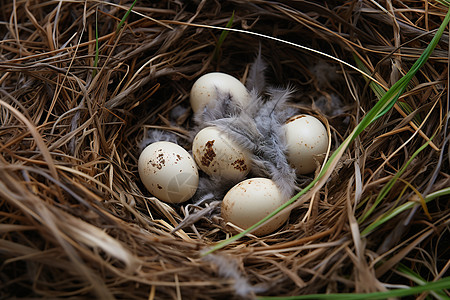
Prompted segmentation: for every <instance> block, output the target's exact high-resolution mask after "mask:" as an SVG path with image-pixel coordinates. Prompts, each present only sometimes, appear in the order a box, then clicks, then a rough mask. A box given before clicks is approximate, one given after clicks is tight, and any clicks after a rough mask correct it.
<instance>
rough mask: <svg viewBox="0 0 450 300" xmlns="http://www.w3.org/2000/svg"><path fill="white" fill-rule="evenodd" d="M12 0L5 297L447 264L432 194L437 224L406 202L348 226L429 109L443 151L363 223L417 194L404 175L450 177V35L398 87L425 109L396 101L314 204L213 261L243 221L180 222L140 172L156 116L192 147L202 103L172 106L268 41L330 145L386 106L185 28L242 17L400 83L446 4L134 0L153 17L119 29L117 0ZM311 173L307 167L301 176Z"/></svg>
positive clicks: (209, 293)
mask: <svg viewBox="0 0 450 300" xmlns="http://www.w3.org/2000/svg"><path fill="white" fill-rule="evenodd" d="M13 4H14V3H7V4H5V3H3V4H2V7H3V10H2V12H1V14H2V17H1V18H2V20H3V21H4V23H3V25H1V26H0V33H1V34H2V36H3V41H2V42H1V44H0V51H1V52H0V55H1V56H2V58H1V62H0V70H1V72H2V74H1V77H0V84H1V89H0V92H1V98H0V99H1V102H0V105H1V122H2V123H1V124H2V127H1V129H0V149H1V152H2V155H1V160H0V162H1V163H0V168H1V171H0V185H1V187H0V207H1V210H0V212H1V218H2V222H1V223H2V225H1V228H2V230H1V233H2V237H1V240H0V255H1V257H2V261H3V263H2V264H1V266H0V276H1V278H2V280H1V281H2V283H1V285H0V287H1V288H0V290H1V292H0V296H1V297H2V298H8V297H17V298H21V297H22V298H25V297H28V298H29V297H45V298H61V297H78V298H84V297H97V298H105V299H111V298H117V299H121V298H126V299H143V298H146V299H147V298H152V297H155V298H178V299H179V298H193V299H217V298H231V297H236V298H241V297H253V296H255V295H278V296H280V295H301V294H313V293H325V292H371V291H383V290H386V289H387V287H390V286H396V285H398V286H402V285H411V283H410V282H409V281H408V280H407V279H405V277H403V276H401V275H399V273H398V271H396V264H397V263H398V262H402V263H403V264H405V265H407V266H408V267H410V268H411V269H413V270H415V271H416V272H417V273H419V274H421V275H422V276H423V277H424V278H426V279H427V280H428V281H431V280H434V279H438V278H439V277H440V276H442V274H441V273H440V272H443V271H445V268H446V266H445V261H444V260H445V257H448V250H446V249H448V247H445V243H446V240H447V241H448V219H449V218H448V217H449V208H448V203H447V201H432V202H430V203H429V204H428V205H427V208H428V212H429V215H430V217H431V219H428V217H427V215H426V214H425V213H424V212H423V211H422V210H421V209H416V211H415V214H413V215H411V212H410V211H407V212H405V213H403V214H400V215H398V216H397V217H396V218H395V219H393V220H391V221H390V222H387V223H385V224H384V225H383V226H381V227H379V228H377V231H376V232H375V233H373V234H370V235H368V236H367V237H364V238H362V239H360V240H356V241H354V240H353V239H352V234H351V225H352V224H355V223H354V220H355V219H358V218H360V217H361V216H362V215H363V213H364V212H365V211H366V207H367V206H368V205H367V204H368V203H373V202H374V201H375V199H376V196H377V195H378V194H379V193H380V191H381V189H382V188H383V186H384V185H385V184H386V183H387V182H388V181H389V180H390V179H391V178H392V176H393V175H394V174H395V173H396V172H398V170H399V169H400V168H401V167H402V166H403V165H404V164H405V163H406V161H407V160H408V159H409V158H410V157H411V155H412V153H413V152H414V151H416V150H417V149H418V148H419V147H420V146H421V145H423V143H424V141H425V139H424V138H423V137H422V136H420V135H417V136H415V137H414V138H413V139H412V140H411V141H410V142H408V143H407V144H406V145H405V146H402V145H403V144H404V143H405V142H406V141H407V140H408V139H409V138H410V137H411V135H412V131H414V130H412V127H411V125H410V121H412V120H413V117H414V116H419V117H420V118H421V119H422V120H423V119H424V118H425V117H426V115H427V113H428V112H430V111H431V115H430V117H429V118H428V119H427V122H426V123H425V124H424V126H423V127H422V132H423V135H424V136H427V137H430V136H431V135H432V134H433V133H434V132H437V135H436V137H435V138H434V139H433V143H434V145H435V146H436V148H438V149H443V150H442V151H441V152H439V151H435V150H433V149H430V148H428V149H427V150H426V151H423V152H421V153H420V154H419V156H418V157H417V159H415V160H413V161H412V162H411V164H410V165H409V166H408V169H407V171H406V172H405V173H404V174H403V175H402V176H401V179H402V181H398V182H397V183H396V184H395V186H394V188H393V189H392V192H391V193H390V194H389V195H388V196H387V197H386V198H385V199H384V200H383V201H382V203H380V205H379V206H378V208H377V210H376V211H375V213H374V214H373V215H372V216H371V217H370V218H368V219H367V220H366V221H365V222H363V223H362V224H360V225H359V226H360V228H365V227H366V226H367V225H368V224H370V223H372V222H373V221H374V220H375V219H376V218H377V217H379V216H381V215H382V214H383V213H386V212H388V211H390V210H392V209H393V208H394V207H395V206H397V205H400V204H403V203H406V202H407V201H410V199H414V197H415V196H416V193H415V192H414V190H413V189H411V188H405V187H408V185H407V184H406V183H409V184H410V185H412V186H413V187H415V188H416V189H417V190H418V191H420V192H421V193H425V192H426V193H428V194H430V193H432V192H433V191H437V190H440V189H443V188H445V187H448V186H449V184H450V182H449V181H450V179H449V176H448V174H449V154H448V148H445V144H446V143H447V144H448V136H447V135H448V127H447V128H446V126H448V123H446V119H445V118H446V113H447V111H446V107H448V106H447V105H448V104H447V102H446V101H447V100H446V91H447V82H446V79H447V73H446V72H447V61H448V59H447V51H448V50H447V48H448V33H447V32H446V33H445V34H444V37H443V39H442V40H441V41H440V43H439V45H438V48H437V49H436V51H435V52H434V53H433V55H432V57H431V59H430V61H429V62H428V63H427V64H426V65H425V66H424V67H423V68H422V70H421V73H420V74H418V76H417V77H416V78H415V79H414V80H413V82H412V84H411V89H410V90H409V91H408V93H407V96H405V97H403V98H402V99H400V101H404V102H406V103H408V104H409V105H410V106H411V107H412V108H413V113H412V114H410V115H409V116H406V117H404V116H402V115H401V114H400V113H399V112H398V111H397V110H395V109H393V110H392V111H391V112H390V113H388V114H386V115H385V116H383V117H382V118H380V119H379V120H378V121H377V122H376V123H375V124H373V125H372V126H370V127H369V128H368V129H367V130H366V131H365V132H363V133H362V134H361V136H360V137H359V139H358V140H356V141H355V143H353V144H352V145H351V146H350V147H349V149H348V151H347V152H346V154H345V155H344V157H343V158H342V159H341V161H340V163H339V164H338V166H337V167H336V169H335V170H334V171H333V175H332V176H331V178H330V180H329V181H328V182H327V184H326V185H325V186H324V187H323V188H322V189H321V190H320V192H319V193H317V194H316V195H315V197H314V198H313V201H308V202H305V203H303V204H302V205H300V206H299V207H297V208H296V209H295V210H294V211H293V212H292V214H291V217H290V219H289V222H288V223H287V224H286V225H285V226H283V227H282V228H281V229H280V230H279V231H277V232H276V233H275V234H272V235H269V236H266V237H261V238H256V237H253V236H248V237H246V238H243V239H241V240H238V241H236V242H234V243H232V244H230V245H229V246H227V247H226V248H225V249H223V250H220V251H218V252H216V253H215V254H214V255H213V256H208V257H207V258H206V259H205V258H201V257H200V253H201V251H202V250H204V249H205V248H207V247H208V246H210V245H212V244H214V243H216V242H218V241H221V240H223V239H225V238H227V237H229V236H230V232H229V231H227V230H226V228H225V227H224V226H223V224H222V223H221V222H220V219H217V218H213V219H211V220H209V219H205V218H203V219H201V220H199V221H198V222H197V223H196V224H195V226H194V227H188V228H184V229H182V230H179V231H176V232H174V233H172V231H173V229H174V228H175V227H176V226H177V225H179V223H180V222H181V220H182V219H183V218H184V217H185V208H186V207H185V206H184V205H181V206H176V205H167V204H165V203H162V202H160V201H158V200H157V199H155V198H153V197H151V195H150V194H148V193H147V192H146V190H145V188H144V187H143V186H142V184H141V183H140V182H139V180H138V175H137V158H138V155H139V145H140V143H141V141H142V138H143V137H144V136H145V134H146V133H145V132H146V130H147V129H149V128H150V129H152V128H160V129H164V130H166V131H170V132H173V133H174V134H176V135H177V136H178V137H181V139H183V138H185V140H186V145H187V144H188V140H189V139H188V137H187V130H190V129H191V128H192V127H193V126H194V123H193V121H192V115H191V114H190V111H189V110H185V111H181V113H180V112H179V113H178V114H177V112H176V111H174V110H176V108H177V107H184V108H188V107H189V105H188V94H189V89H190V86H191V85H192V83H193V81H194V80H195V79H196V78H197V77H198V76H199V75H201V74H203V73H205V72H208V71H217V70H219V71H222V72H225V73H229V74H231V75H234V76H235V77H238V78H241V79H244V80H245V79H246V78H247V76H248V70H249V68H250V64H251V63H252V62H253V59H254V57H255V55H256V53H257V49H258V47H259V45H260V44H261V49H262V50H261V53H262V55H263V57H264V59H265V61H266V62H267V64H268V68H267V69H268V72H267V78H268V80H270V82H271V83H272V84H273V85H275V86H280V87H285V86H287V84H290V85H292V86H295V87H296V93H294V94H293V101H294V102H295V103H296V106H297V107H298V108H299V109H300V110H301V111H302V112H305V113H308V112H312V113H316V114H317V113H318V114H321V115H322V116H323V117H324V118H326V119H327V120H328V122H329V124H330V129H331V132H332V137H333V145H332V146H333V149H335V148H336V146H337V145H338V144H339V143H340V142H342V140H343V139H344V138H345V137H346V136H348V134H349V133H350V132H351V130H352V129H353V128H354V127H355V125H356V124H357V123H358V122H359V121H360V120H361V117H362V116H363V115H364V114H365V112H367V111H368V110H369V109H370V108H371V107H372V106H373V105H374V103H375V102H376V97H375V96H374V94H373V93H372V92H371V91H370V88H369V87H368V86H367V84H366V82H365V81H364V79H363V78H362V77H361V75H360V74H358V73H356V72H354V71H352V70H349V69H347V68H345V67H343V66H341V65H339V64H338V63H336V62H335V61H332V60H329V59H324V58H322V57H319V56H317V55H311V54H310V53H308V52H304V51H300V50H299V49H296V48H294V47H289V46H286V45H282V44H280V43H277V42H274V41H270V40H264V39H261V38H256V37H254V36H251V35H248V34H244V33H234V32H232V33H230V34H229V35H228V37H227V38H226V40H225V42H224V44H223V45H222V47H221V49H220V56H219V59H218V60H214V59H213V53H214V49H215V45H216V42H217V39H218V36H219V35H220V31H218V30H212V29H207V28H202V27H197V26H191V25H182V24H180V23H179V22H186V23H191V24H206V25H213V26H216V25H219V26H225V24H226V23H227V22H228V20H229V19H230V17H231V14H232V12H233V11H235V20H234V23H233V28H242V29H245V30H249V31H254V32H259V33H264V34H267V35H270V36H275V37H278V38H280V39H285V40H289V41H291V42H294V43H298V44H301V45H306V46H310V47H312V48H314V49H321V51H323V52H326V53H329V54H332V55H333V56H335V57H339V58H341V59H344V60H345V61H347V62H353V54H354V53H357V54H358V55H360V57H361V58H362V59H364V60H365V61H366V63H367V65H368V66H369V67H370V68H371V71H373V72H374V75H375V76H378V77H376V78H377V79H378V78H381V79H384V81H385V82H386V86H389V85H390V84H391V83H392V82H394V81H395V80H397V79H398V78H399V76H400V75H401V73H402V72H405V71H407V70H408V68H409V67H410V66H411V64H412V62H413V60H415V59H417V57H418V55H420V53H421V52H422V51H423V49H424V48H425V46H426V45H427V43H428V42H429V41H430V37H431V36H432V34H431V33H430V34H428V32H431V31H432V30H433V29H435V28H437V27H438V26H439V24H440V21H441V20H442V19H441V17H442V15H443V14H445V9H444V8H443V7H441V6H436V5H434V4H428V6H425V2H423V1H409V2H408V1H403V2H398V3H395V4H393V5H394V6H393V7H392V8H390V7H389V5H386V9H387V10H391V11H392V12H393V15H395V17H396V18H395V19H393V18H392V17H387V16H388V15H387V14H386V12H384V11H382V10H380V8H379V7H377V6H374V5H373V3H372V2H371V1H346V2H344V3H340V2H338V1H336V2H333V1H331V2H330V1H327V5H325V4H322V3H319V2H308V1H304V2H303V3H302V5H301V4H300V3H298V2H290V1H288V2H286V3H284V4H281V3H277V2H265V1H227V2H224V3H221V4H219V3H215V2H208V1H200V2H197V1H190V2H189V3H187V4H185V5H181V4H180V3H179V2H177V1H164V2H163V1H160V2H157V3H145V2H142V3H139V2H138V4H137V6H136V7H135V8H134V10H135V11H136V12H139V13H141V14H143V15H145V16H146V17H143V16H142V15H139V14H137V13H132V14H131V15H130V17H129V19H128V20H127V24H126V26H125V27H124V29H123V30H121V31H119V32H118V33H117V34H116V33H115V28H116V26H117V24H118V20H120V18H121V17H122V16H123V14H124V13H125V11H126V10H125V9H124V8H123V7H121V6H117V5H114V4H112V3H99V2H89V1H88V2H86V4H84V3H77V2H61V3H60V4H57V3H54V2H43V3H38V2H33V1H23V2H20V3H19V2H17V3H16V6H13ZM123 5H124V7H129V4H128V5H126V4H123ZM405 7H408V8H410V10H407V9H406V10H405ZM425 7H426V9H425ZM96 15H97V19H98V36H99V61H98V67H94V58H95V30H96V26H95V24H96V23H95V17H96ZM159 21H161V22H162V21H164V22H163V23H161V22H159ZM380 22H381V24H380ZM398 28H400V29H399V30H398ZM424 33H427V34H424ZM17 34H18V35H17ZM446 37H447V38H446ZM398 47H400V48H398ZM398 68H400V69H398ZM94 70H96V71H95V74H94ZM325 79H326V80H325ZM336 103H339V104H338V106H339V107H338V108H335V107H333V105H336ZM173 115H176V118H174V119H175V123H174V124H173V123H170V122H169V120H171V119H172V117H173ZM311 178H312V176H305V177H304V178H300V180H299V182H300V183H299V184H300V186H301V185H302V180H303V184H304V183H307V182H308V181H310V180H311ZM359 179H361V183H358V182H359V181H358V180H359ZM355 199H357V200H358V203H355ZM306 213H307V214H308V217H307V218H305V214H306ZM398 224H401V225H398ZM402 224H405V225H402ZM446 237H447V239H446ZM447 244H448V242H447ZM436 249H437V250H436ZM379 262H382V265H381V267H380V266H378V265H377V263H379ZM447 267H448V266H447ZM436 271H437V272H436ZM444 273H445V272H444Z"/></svg>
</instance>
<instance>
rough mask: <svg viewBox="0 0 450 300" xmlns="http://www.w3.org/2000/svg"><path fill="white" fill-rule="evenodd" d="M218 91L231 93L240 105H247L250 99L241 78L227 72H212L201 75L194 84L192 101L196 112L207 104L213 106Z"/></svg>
mask: <svg viewBox="0 0 450 300" xmlns="http://www.w3.org/2000/svg"><path fill="white" fill-rule="evenodd" d="M218 91H220V92H222V93H229V94H230V95H231V96H232V99H233V101H234V102H236V103H237V104H240V105H245V104H246V103H247V102H248V101H249V99H250V95H249V93H248V92H247V89H246V88H245V86H244V85H243V84H242V83H241V82H240V81H239V80H237V79H236V78H234V77H233V76H231V75H228V74H225V73H220V72H212V73H208V74H205V75H203V76H201V77H200V78H199V79H197V81H196V82H195V83H194V85H193V86H192V89H191V94H190V101H191V107H192V110H193V111H194V113H195V112H198V111H200V110H202V109H203V108H204V107H205V106H206V105H211V106H213V105H214V104H215V101H216V99H217V92H218Z"/></svg>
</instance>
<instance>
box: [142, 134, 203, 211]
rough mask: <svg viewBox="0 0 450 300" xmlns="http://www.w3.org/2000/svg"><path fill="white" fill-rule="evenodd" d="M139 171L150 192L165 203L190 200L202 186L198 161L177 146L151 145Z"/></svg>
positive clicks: (165, 144)
mask: <svg viewBox="0 0 450 300" xmlns="http://www.w3.org/2000/svg"><path fill="white" fill-rule="evenodd" d="M138 170H139V176H140V177H141V180H142V183H143V184H144V185H145V187H146V188H147V189H148V191H149V192H150V193H152V194H153V196H155V197H157V198H158V199H160V200H162V201H165V202H169V203H181V202H184V201H187V200H189V199H190V198H191V197H192V196H193V195H194V194H195V192H196V190H197V187H198V169H197V166H196V165H195V162H194V159H193V158H192V156H191V155H190V154H189V153H188V152H187V151H186V150H185V149H183V148H182V147H181V146H179V145H177V144H175V143H171V142H156V143H152V144H150V145H148V146H147V147H146V148H145V149H144V150H143V151H142V153H141V155H140V156H139V161H138Z"/></svg>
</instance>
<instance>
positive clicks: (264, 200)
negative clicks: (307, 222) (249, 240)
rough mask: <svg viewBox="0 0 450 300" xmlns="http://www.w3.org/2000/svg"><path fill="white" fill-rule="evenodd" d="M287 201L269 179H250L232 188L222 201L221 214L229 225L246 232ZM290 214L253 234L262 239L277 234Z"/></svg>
mask: <svg viewBox="0 0 450 300" xmlns="http://www.w3.org/2000/svg"><path fill="white" fill-rule="evenodd" d="M287 200H288V199H286V198H284V197H283V196H282V194H281V192H280V190H279V189H278V187H277V186H276V185H275V182H274V181H273V180H271V179H268V178H250V179H247V180H244V181H241V182H240V183H238V184H237V185H235V186H234V187H232V188H231V189H230V190H229V191H228V193H227V194H226V195H225V197H224V198H223V201H222V209H221V214H222V218H223V219H224V220H225V221H226V222H231V223H233V224H235V225H237V226H239V227H241V228H243V229H247V228H249V227H250V226H252V225H254V224H255V223H257V222H258V221H260V220H262V219H263V218H264V217H266V216H267V215H269V214H270V213H272V212H273V211H274V210H275V209H277V208H278V207H280V206H281V205H282V204H284V203H285V202H286V201H287ZM289 213H290V212H289V211H286V212H284V213H279V214H277V215H276V216H275V217H274V218H272V219H271V220H270V221H267V222H266V223H264V224H263V225H261V226H260V227H259V228H257V229H256V230H255V231H253V232H252V234H254V235H257V236H261V235H266V234H269V233H272V232H274V231H275V230H276V229H278V228H279V227H280V226H281V225H282V224H283V223H285V222H286V220H287V219H288V218H289Z"/></svg>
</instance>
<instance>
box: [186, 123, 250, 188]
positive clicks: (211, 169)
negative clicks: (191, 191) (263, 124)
mask: <svg viewBox="0 0 450 300" xmlns="http://www.w3.org/2000/svg"><path fill="white" fill-rule="evenodd" d="M192 155H193V156H194V159H195V162H196V163H197V165H198V167H199V168H200V169H201V170H202V171H203V172H205V173H206V174H208V175H210V176H212V175H215V176H219V177H222V178H225V179H239V180H240V179H243V178H244V177H245V176H246V175H247V174H248V172H249V171H250V165H251V158H250V157H251V155H250V153H249V152H248V151H246V150H245V149H243V148H242V147H240V146H239V145H238V144H236V143H235V142H234V141H233V140H231V139H230V138H229V137H228V136H227V135H226V134H225V133H223V132H221V131H220V130H219V129H218V128H216V127H212V126H211V127H206V128H204V129H202V130H200V131H199V132H198V133H197V135H196V136H195V138H194V141H193V143H192Z"/></svg>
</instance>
